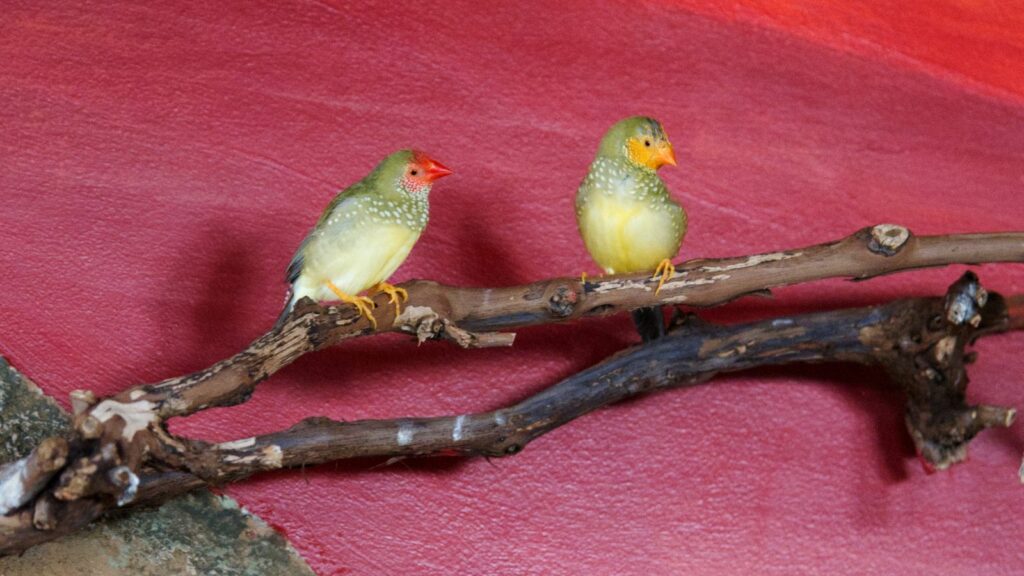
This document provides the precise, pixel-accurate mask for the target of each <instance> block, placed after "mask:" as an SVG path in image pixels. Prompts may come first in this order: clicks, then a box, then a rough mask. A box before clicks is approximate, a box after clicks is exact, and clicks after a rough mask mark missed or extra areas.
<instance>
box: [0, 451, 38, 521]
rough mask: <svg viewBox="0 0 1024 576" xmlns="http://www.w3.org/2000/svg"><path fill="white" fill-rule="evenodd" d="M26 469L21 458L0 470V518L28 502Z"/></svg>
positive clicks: (24, 462) (24, 461)
mask: <svg viewBox="0 0 1024 576" xmlns="http://www.w3.org/2000/svg"><path fill="white" fill-rule="evenodd" d="M27 474H28V467H27V466H26V460H25V459H24V458H22V459H21V460H18V461H16V462H11V463H10V464H8V465H6V466H4V467H3V468H2V469H0V516H6V515H7V514H8V513H9V512H10V511H12V510H14V509H15V508H18V507H19V506H21V505H23V504H25V503H26V502H28V501H29V500H30V499H31V497H32V495H31V494H29V493H28V492H26V491H25V484H26V483H27V482H28V478H27Z"/></svg>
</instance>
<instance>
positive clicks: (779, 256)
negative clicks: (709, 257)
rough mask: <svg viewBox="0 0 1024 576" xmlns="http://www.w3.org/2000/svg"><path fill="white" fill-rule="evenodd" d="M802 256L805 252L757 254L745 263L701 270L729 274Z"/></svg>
mask: <svg viewBox="0 0 1024 576" xmlns="http://www.w3.org/2000/svg"><path fill="white" fill-rule="evenodd" d="M802 255H803V252H772V253H771V254H755V255H753V256H749V257H748V258H747V259H746V260H744V261H743V262H737V263H735V264H726V265H725V266H701V267H700V270H703V271H705V272H728V271H729V270H739V269H741V268H750V267H751V266H757V265H759V264H764V263H765V262H781V261H782V260H789V259H790V258H796V257H797V256H802Z"/></svg>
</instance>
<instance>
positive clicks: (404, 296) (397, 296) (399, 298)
mask: <svg viewBox="0 0 1024 576" xmlns="http://www.w3.org/2000/svg"><path fill="white" fill-rule="evenodd" d="M371 290H373V292H374V293H375V294H379V293H381V292H383V293H385V294H387V295H388V304H394V305H395V318H398V315H399V314H401V313H402V307H401V305H400V304H399V303H400V302H408V301H409V292H408V291H406V289H405V288H399V287H398V286H395V285H393V284H388V283H387V282H380V283H378V284H377V285H376V286H374V287H373V288H372V289H371Z"/></svg>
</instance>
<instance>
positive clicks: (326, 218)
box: [285, 184, 362, 284]
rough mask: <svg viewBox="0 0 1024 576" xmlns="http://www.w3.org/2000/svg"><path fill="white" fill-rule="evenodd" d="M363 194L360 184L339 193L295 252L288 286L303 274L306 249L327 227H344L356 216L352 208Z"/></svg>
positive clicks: (287, 278)
mask: <svg viewBox="0 0 1024 576" xmlns="http://www.w3.org/2000/svg"><path fill="white" fill-rule="evenodd" d="M361 192H362V186H360V185H359V184H356V185H354V186H351V187H349V188H347V189H345V190H342V191H341V192H339V193H338V195H337V196H335V197H334V198H333V199H332V200H331V202H330V203H329V204H328V205H327V207H326V208H324V211H323V213H322V214H320V218H319V219H318V220H317V221H316V226H314V227H313V230H311V231H310V232H309V234H307V235H306V237H305V238H303V239H302V243H301V244H299V248H298V249H297V250H295V255H294V256H292V261H291V262H289V263H288V271H287V272H286V273H285V281H286V282H287V283H288V284H294V283H295V280H297V279H298V278H299V275H301V274H302V268H303V266H305V263H306V249H307V248H308V247H309V245H310V244H312V243H313V242H315V241H316V240H317V238H318V237H319V236H320V233H321V232H322V231H323V230H324V228H325V227H327V226H337V225H341V226H344V225H345V224H346V223H347V220H349V219H351V218H352V217H353V216H354V211H353V210H351V208H352V207H353V205H354V204H355V203H357V202H358V199H359V197H360V196H361Z"/></svg>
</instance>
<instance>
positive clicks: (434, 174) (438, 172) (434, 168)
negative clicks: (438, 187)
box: [423, 158, 452, 182]
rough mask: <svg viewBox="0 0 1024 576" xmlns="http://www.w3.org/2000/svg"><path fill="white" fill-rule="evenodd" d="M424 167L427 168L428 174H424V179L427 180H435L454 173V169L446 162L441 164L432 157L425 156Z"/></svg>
mask: <svg viewBox="0 0 1024 576" xmlns="http://www.w3.org/2000/svg"><path fill="white" fill-rule="evenodd" d="M423 167H424V168H425V169H426V174H424V175H423V179H424V180H426V181H427V182H433V181H434V180H437V179H439V178H444V177H445V176H448V175H449V174H451V173H452V171H451V170H449V169H448V168H447V167H446V166H445V165H444V164H441V163H440V162H438V161H437V160H434V159H432V158H425V159H424V160H423Z"/></svg>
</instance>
